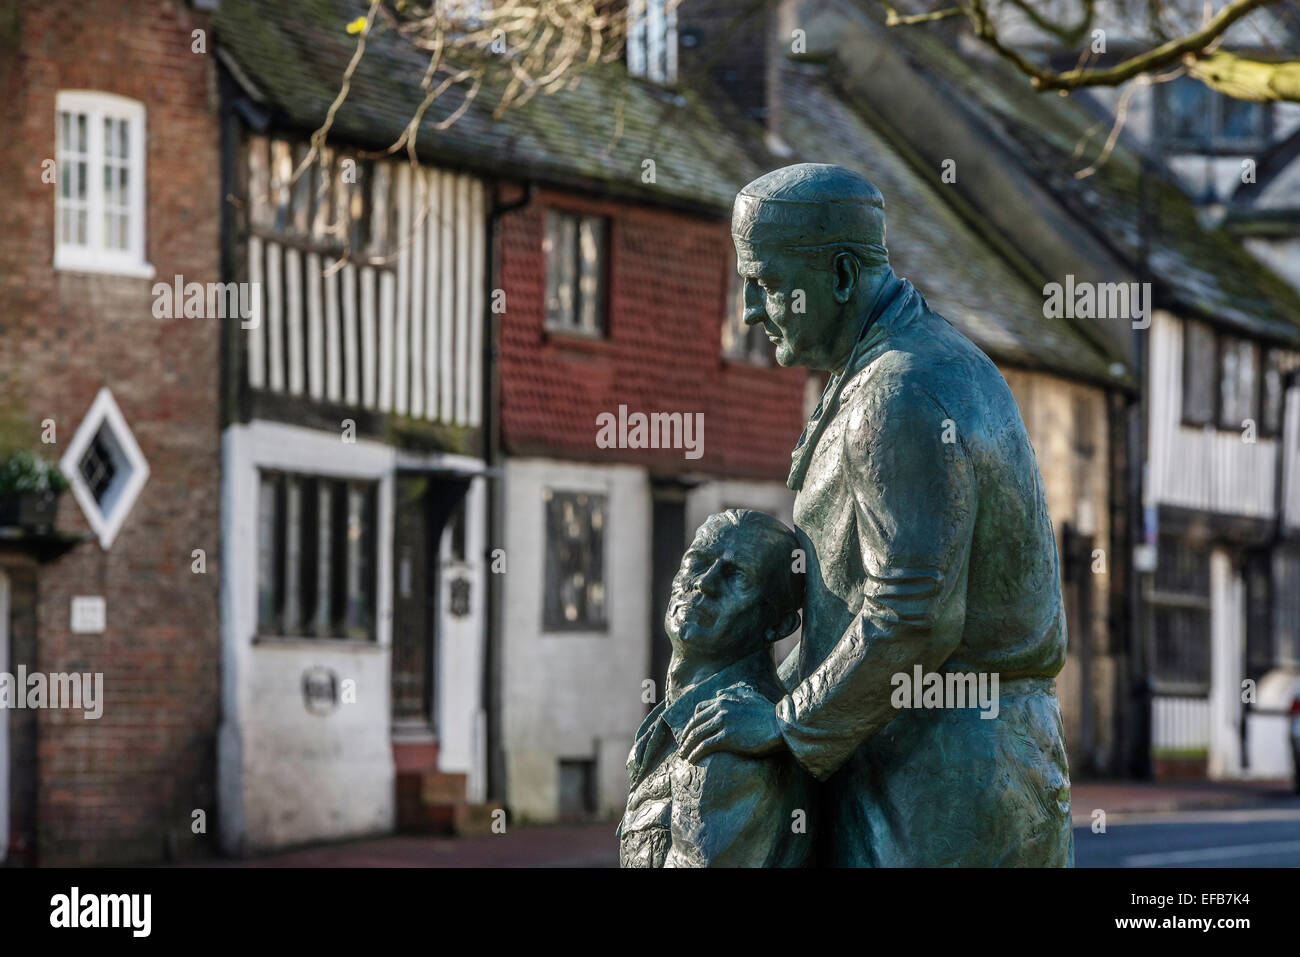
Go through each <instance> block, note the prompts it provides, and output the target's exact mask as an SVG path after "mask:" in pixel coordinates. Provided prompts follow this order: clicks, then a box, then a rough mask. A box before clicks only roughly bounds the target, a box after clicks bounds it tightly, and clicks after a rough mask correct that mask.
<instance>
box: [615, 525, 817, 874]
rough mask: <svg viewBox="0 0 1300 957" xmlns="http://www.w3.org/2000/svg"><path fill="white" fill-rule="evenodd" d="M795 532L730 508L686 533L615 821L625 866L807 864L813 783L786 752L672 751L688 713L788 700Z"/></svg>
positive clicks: (799, 590)
mask: <svg viewBox="0 0 1300 957" xmlns="http://www.w3.org/2000/svg"><path fill="white" fill-rule="evenodd" d="M798 547H799V543H798V540H797V539H796V538H795V535H794V533H793V532H792V531H791V530H790V529H788V528H786V526H785V525H783V524H782V523H781V522H779V521H778V520H777V519H775V518H773V517H772V516H770V515H766V514H764V513H763V512H757V511H752V510H750V509H728V510H727V511H724V512H720V513H718V514H716V515H711V516H709V518H708V519H707V520H706V521H705V522H704V524H703V525H701V526H700V528H699V530H698V531H697V532H696V533H695V539H694V540H693V541H692V543H691V546H690V548H689V549H688V550H687V552H686V555H685V556H684V557H683V559H682V564H681V567H680V569H678V572H677V575H676V577H675V578H674V579H673V586H672V593H671V595H670V597H669V600H668V611H667V614H666V615H665V616H664V627H665V628H666V630H667V633H668V638H669V641H670V642H671V643H672V648H673V653H672V659H671V662H670V664H669V668H668V684H667V688H666V691H665V695H664V700H663V701H661V702H659V704H658V705H656V707H655V709H654V710H653V711H651V712H650V714H649V715H648V716H647V717H646V719H645V721H644V722H643V723H642V725H641V727H640V729H639V730H638V731H637V737H636V744H635V745H634V746H633V748H632V753H631V755H630V756H629V757H628V762H627V769H628V778H629V785H630V794H629V797H628V802H627V810H626V813H625V814H624V816H623V821H622V823H621V824H620V825H619V829H618V835H619V839H620V849H619V862H620V864H621V866H623V867H800V866H805V865H806V864H807V863H808V859H809V856H810V853H811V848H812V837H811V834H810V830H811V826H812V822H811V821H809V819H808V816H809V814H810V813H811V810H812V807H811V800H812V798H811V783H810V779H809V778H808V777H807V776H806V774H805V772H804V771H803V769H802V768H800V767H799V765H798V763H797V762H796V761H794V760H793V758H792V757H791V755H790V754H789V753H788V752H787V753H784V754H772V755H770V756H763V757H748V756H743V755H738V754H732V753H729V752H725V751H720V752H717V753H715V754H712V755H710V756H708V757H706V758H704V759H703V760H701V761H700V762H699V763H698V764H691V763H689V762H687V761H686V760H685V758H684V757H683V756H682V755H681V753H680V752H679V750H678V744H679V741H680V740H681V736H682V733H683V731H684V730H685V728H686V726H687V724H688V723H689V722H690V720H691V717H692V716H693V715H694V714H695V713H696V709H697V708H698V707H699V706H701V705H704V704H706V703H716V704H718V705H719V706H720V709H721V713H723V714H725V713H726V707H727V702H728V701H731V700H737V701H738V700H741V699H745V700H751V699H752V698H753V697H755V696H758V695H761V696H762V697H763V698H766V699H767V700H768V701H770V702H772V703H773V705H775V703H776V702H778V701H780V700H781V698H782V697H783V696H784V695H785V691H784V689H783V688H782V686H781V683H780V681H779V680H778V678H777V674H776V668H775V666H774V663H773V660H772V647H771V646H772V643H773V642H775V641H779V640H780V639H782V638H784V637H786V636H787V635H789V634H791V633H792V632H793V631H794V630H795V629H796V628H797V627H798V626H799V609H800V607H801V606H802V604H803V595H804V581H803V579H804V575H803V574H802V573H797V572H795V571H793V570H792V568H793V565H794V559H793V557H792V555H793V552H794V550H795V549H797V548H798Z"/></svg>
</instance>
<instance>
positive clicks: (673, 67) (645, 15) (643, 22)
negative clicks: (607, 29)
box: [627, 0, 678, 83]
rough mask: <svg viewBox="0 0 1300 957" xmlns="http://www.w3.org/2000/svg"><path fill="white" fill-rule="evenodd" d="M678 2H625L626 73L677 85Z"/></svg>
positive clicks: (632, 0)
mask: <svg viewBox="0 0 1300 957" xmlns="http://www.w3.org/2000/svg"><path fill="white" fill-rule="evenodd" d="M677 3H678V0H628V5H627V72H628V73H630V74H632V75H633V76H642V77H645V78H646V79H648V80H652V81H653V82H655V83H676V82H677Z"/></svg>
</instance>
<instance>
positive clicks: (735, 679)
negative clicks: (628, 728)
mask: <svg viewBox="0 0 1300 957" xmlns="http://www.w3.org/2000/svg"><path fill="white" fill-rule="evenodd" d="M737 684H743V685H747V686H748V687H750V688H753V689H754V690H756V691H758V692H759V693H760V694H777V693H778V692H780V690H781V689H780V683H779V681H778V680H777V678H776V675H775V673H774V671H773V668H772V658H771V655H770V653H769V650H768V649H767V648H764V649H762V650H760V651H756V652H754V653H753V654H751V655H747V656H746V657H744V658H742V659H740V660H739V661H737V662H733V663H732V664H729V665H727V666H726V667H725V668H723V669H722V670H721V671H718V672H716V673H715V674H712V675H710V676H709V677H707V678H705V679H704V680H703V681H698V682H696V683H695V684H693V685H690V686H688V687H686V688H683V689H682V691H681V693H679V694H678V695H677V697H676V698H674V699H673V700H672V701H671V702H669V701H668V700H667V699H665V700H663V701H660V702H659V703H658V704H657V705H655V707H654V709H653V710H652V711H651V712H650V713H649V714H648V715H646V718H645V720H644V721H642V722H641V727H640V728H638V729H637V733H636V744H635V745H634V746H633V748H632V753H631V755H629V756H628V761H627V770H628V778H629V779H630V780H631V781H638V780H640V779H641V777H642V776H643V775H644V774H645V772H646V771H647V770H648V769H649V768H648V767H647V763H648V762H650V763H653V762H655V761H656V760H657V758H658V755H659V754H660V753H662V752H661V748H662V747H663V742H664V741H665V740H666V739H663V738H661V737H660V736H661V735H663V734H665V733H666V734H671V735H672V738H673V740H674V741H677V740H679V739H680V737H681V735H682V732H684V731H685V730H686V726H687V725H688V724H690V721H691V717H692V716H693V715H694V714H695V706H696V705H698V704H700V703H702V702H705V701H708V700H709V699H711V698H713V697H714V696H715V695H716V694H717V693H718V692H720V691H723V690H724V689H726V688H730V687H731V686H732V685H737Z"/></svg>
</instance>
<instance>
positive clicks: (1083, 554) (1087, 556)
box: [1061, 524, 1097, 773]
mask: <svg viewBox="0 0 1300 957" xmlns="http://www.w3.org/2000/svg"><path fill="white" fill-rule="evenodd" d="M1092 551H1093V549H1092V536H1091V535H1084V534H1081V533H1080V532H1079V531H1078V530H1076V529H1075V528H1074V527H1073V526H1072V525H1069V524H1066V525H1065V527H1064V528H1063V529H1062V533H1061V552H1062V557H1063V564H1064V567H1063V569H1062V576H1061V577H1062V578H1063V579H1064V584H1065V589H1064V591H1065V594H1064V598H1065V623H1066V629H1067V632H1066V633H1067V636H1068V637H1067V642H1068V645H1067V647H1068V648H1069V650H1070V651H1071V652H1073V653H1074V655H1075V656H1076V657H1077V659H1078V662H1079V688H1078V691H1079V741H1078V754H1079V755H1081V756H1082V757H1083V760H1084V763H1085V767H1084V768H1081V769H1080V770H1084V771H1086V772H1089V773H1091V772H1095V771H1096V770H1097V768H1096V754H1095V745H1096V733H1095V728H1094V726H1093V716H1094V709H1095V707H1096V702H1095V701H1094V700H1093V699H1094V694H1095V692H1094V688H1093V680H1092V666H1093V644H1094V636H1093V617H1092V593H1093V584H1094V581H1095V579H1094V577H1093V570H1092V563H1093V554H1092ZM1073 764H1074V762H1071V766H1073Z"/></svg>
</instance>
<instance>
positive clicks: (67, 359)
mask: <svg viewBox="0 0 1300 957" xmlns="http://www.w3.org/2000/svg"><path fill="white" fill-rule="evenodd" d="M4 10H5V11H6V12H5V13H3V14H0V21H3V22H0V182H3V183H4V184H5V197H4V201H3V202H2V203H0V343H2V344H3V349H2V350H0V406H3V408H0V412H3V413H4V414H5V415H6V416H7V417H8V418H9V420H11V421H17V422H18V423H19V426H20V431H21V427H22V425H23V424H25V425H26V426H27V427H29V428H30V441H31V443H32V444H33V446H34V447H35V448H37V449H38V450H39V451H41V452H43V453H45V454H46V455H47V456H49V457H51V458H56V459H57V458H58V457H60V456H61V455H62V454H63V451H64V450H65V449H66V448H67V445H68V443H69V442H70V441H71V439H72V436H73V433H74V432H75V430H76V428H77V426H78V424H79V423H80V422H81V420H82V417H83V416H84V415H85V413H86V411H87V410H88V409H89V407H90V404H91V401H92V400H93V399H94V397H95V394H96V393H97V392H98V390H99V389H100V387H101V386H108V387H109V388H110V389H111V390H112V392H113V395H114V397H115V398H116V400H117V402H118V405H119V406H120V407H121V409H122V412H123V415H124V416H125V418H126V420H127V423H128V425H129V426H130V427H131V429H132V430H133V432H134V434H135V437H136V440H137V442H138V443H139V445H140V448H141V450H142V451H143V453H144V456H145V458H146V459H147V460H148V463H149V466H150V469H151V473H150V476H149V481H148V484H147V485H146V486H145V487H144V490H143V492H142V493H141V495H140V497H139V499H137V501H136V503H135V506H134V508H133V509H132V511H131V512H130V514H129V516H128V517H127V519H126V523H125V525H124V526H123V527H122V530H121V532H120V533H119V534H118V536H117V539H116V541H115V542H114V543H113V545H112V547H111V548H110V550H108V551H107V552H106V551H104V550H102V549H101V548H100V546H99V544H98V542H97V541H87V542H86V543H84V544H81V545H79V546H78V547H76V548H75V549H74V550H73V551H72V552H70V553H69V554H67V555H65V556H64V557H63V558H61V559H59V560H57V561H56V562H53V563H51V564H48V565H45V566H42V567H41V570H40V577H39V586H38V588H39V601H38V631H39V638H38V646H37V660H36V661H27V662H18V661H14V662H12V664H13V665H15V666H16V665H17V664H20V663H25V664H27V665H28V667H29V668H31V669H35V670H39V671H42V672H52V671H82V672H87V671H89V672H96V671H102V672H103V673H104V684H105V688H104V697H105V706H104V714H103V717H102V718H101V719H100V720H98V721H87V720H84V719H83V718H82V716H81V714H80V712H67V711H64V712H59V711H45V712H42V713H41V715H40V720H39V726H38V754H37V775H38V782H37V783H38V789H37V790H38V797H37V816H38V830H39V858H40V862H41V863H45V864H51V863H73V862H92V861H130V860H140V859H143V860H148V859H157V858H159V857H161V856H162V855H163V853H164V846H165V842H168V841H169V840H171V841H173V842H174V845H175V848H176V850H177V852H178V853H180V854H182V855H184V854H187V853H193V852H195V851H197V850H198V849H200V848H201V847H202V846H203V845H204V842H205V841H206V840H207V838H206V837H198V836H195V835H192V834H191V830H190V821H191V811H192V810H193V809H196V808H202V809H204V810H206V812H207V817H208V825H209V829H210V830H211V831H215V825H216V807H215V734H216V726H217V718H218V691H219V680H220V678H219V675H220V672H219V648H220V646H219V637H218V624H217V590H218V578H217V574H218V570H219V555H218V539H219V479H220V436H219V426H218V408H217V398H218V372H219V355H220V353H219V332H220V329H219V324H218V323H217V322H216V321H215V320H207V319H189V320H185V319H180V320H157V319H154V318H153V317H152V312H151V309H152V303H153V296H152V294H151V286H152V283H153V281H154V280H148V279H132V278H121V277H112V276H92V275H87V274H76V273H69V272H55V271H54V269H53V268H52V265H51V263H52V255H53V248H54V189H55V186H53V185H51V184H46V183H43V182H41V175H40V174H41V161H42V160H43V159H46V158H50V157H53V156H54V148H55V147H54V136H55V129H54V128H55V94H56V92H57V91H58V90H60V89H83V90H97V91H104V92H110V93H117V94H120V95H123V96H127V97H131V98H133V99H136V100H139V101H141V102H142V103H143V104H144V106H145V109H146V111H147V112H146V121H145V122H146V131H147V197H146V210H147V212H146V238H145V241H146V250H147V251H146V256H147V259H148V261H149V262H151V263H152V264H153V265H154V267H155V268H156V270H157V279H158V280H161V281H166V282H170V281H171V279H172V277H173V276H174V275H175V274H178V273H179V274H181V275H183V276H184V277H185V280H186V281H199V282H207V281H217V280H219V279H220V278H221V276H220V274H219V269H220V261H219V252H220V245H219V222H218V211H219V201H220V179H219V172H220V168H219V135H218V133H219V130H218V123H217V119H218V117H217V102H216V95H215V84H214V80H213V75H214V69H213V62H212V54H211V52H210V51H211V49H212V43H211V40H212V37H211V34H210V32H209V35H208V38H207V39H208V50H209V52H208V53H207V54H196V53H193V52H191V42H192V40H191V31H192V30H193V29H195V28H205V29H206V28H207V26H208V16H207V15H206V14H202V13H196V12H195V11H193V10H192V9H191V8H190V7H189V5H188V4H185V3H179V2H176V0H162V2H154V0H148V2H145V0H137V2H132V3H121V2H94V0H75V2H63V0H59V2H48V3H39V4H6V5H5V7H4ZM46 418H52V419H54V420H55V421H56V422H57V428H58V444H57V445H54V446H48V445H45V446H42V445H39V444H38V443H39V429H40V422H41V420H43V419H46ZM60 525H61V527H62V528H63V529H64V530H66V531H68V532H73V533H83V534H89V531H90V529H89V526H88V524H87V522H86V520H85V518H84V516H83V515H82V513H81V510H80V508H79V506H78V505H77V503H76V502H75V500H73V498H72V496H71V495H70V494H69V495H65V496H64V498H63V503H62V511H61V516H60ZM195 548H202V549H204V550H205V551H206V553H207V569H208V572H207V574H206V575H195V574H192V573H191V571H190V561H191V560H190V554H191V550H192V549H195ZM74 594H97V595H103V596H105V598H106V600H107V630H106V631H105V633H103V634H93V635H73V634H71V633H70V630H69V603H70V599H71V597H72V596H73V595H74ZM169 835H172V837H171V838H170V839H169V837H168V836H169Z"/></svg>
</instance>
